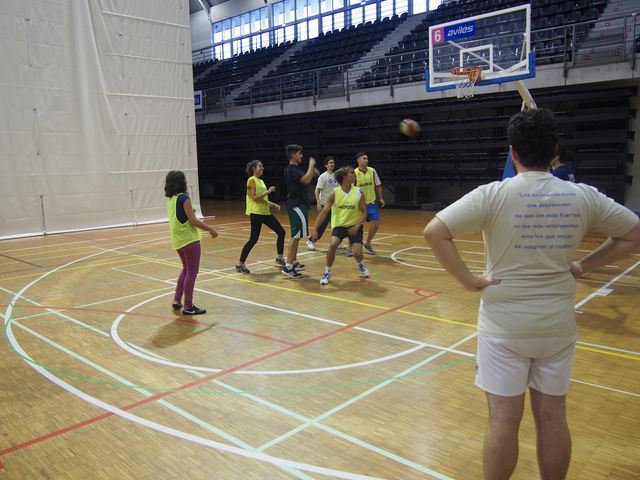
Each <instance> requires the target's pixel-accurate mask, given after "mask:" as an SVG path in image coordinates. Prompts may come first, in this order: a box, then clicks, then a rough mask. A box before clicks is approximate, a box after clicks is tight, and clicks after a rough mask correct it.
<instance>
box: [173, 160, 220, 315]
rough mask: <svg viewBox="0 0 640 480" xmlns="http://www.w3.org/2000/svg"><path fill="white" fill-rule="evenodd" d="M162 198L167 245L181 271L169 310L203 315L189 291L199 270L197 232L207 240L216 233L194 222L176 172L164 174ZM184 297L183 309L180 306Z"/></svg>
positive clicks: (183, 182)
mask: <svg viewBox="0 0 640 480" xmlns="http://www.w3.org/2000/svg"><path fill="white" fill-rule="evenodd" d="M164 195H165V197H167V216H168V217H169V230H170V231H171V246H172V247H173V249H174V250H176V251H177V252H178V255H180V260H181V261H182V271H181V272H180V276H179V277H178V284H177V285H176V293H175V296H174V297H173V305H172V307H173V309H174V310H180V309H181V308H182V313H183V314H185V315H202V314H203V313H207V311H206V310H205V309H203V308H198V307H196V306H195V305H194V304H193V288H194V286H195V284H196V276H197V275H198V271H199V270H200V239H201V238H202V236H201V234H200V230H198V228H200V229H202V230H207V231H208V232H209V234H211V238H216V237H217V236H218V233H217V232H216V231H215V230H214V229H213V228H212V227H210V226H209V225H207V224H206V223H204V222H203V221H201V220H198V218H197V217H196V214H195V213H194V211H195V209H194V208H193V206H192V205H191V200H190V199H189V195H187V179H186V178H185V176H184V173H182V172H181V171H179V170H172V171H170V172H169V173H167V178H166V179H165V183H164ZM183 295H184V306H183V305H182V303H181V300H182V296H183Z"/></svg>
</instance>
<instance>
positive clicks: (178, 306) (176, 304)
mask: <svg viewBox="0 0 640 480" xmlns="http://www.w3.org/2000/svg"><path fill="white" fill-rule="evenodd" d="M171 308H173V309H174V310H180V309H181V308H182V304H181V303H180V302H173V303H172V304H171Z"/></svg>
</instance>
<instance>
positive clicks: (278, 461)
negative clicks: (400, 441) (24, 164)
mask: <svg viewBox="0 0 640 480" xmlns="http://www.w3.org/2000/svg"><path fill="white" fill-rule="evenodd" d="M140 243H144V242H140ZM134 245H135V244H134ZM129 246H130V245H124V246H121V247H118V248H117V249H120V248H126V247H129ZM117 249H114V250H117ZM102 253H103V252H98V253H95V254H92V255H89V256H87V257H84V258H80V259H77V260H74V261H72V262H69V263H66V264H64V265H60V266H58V267H56V268H54V269H52V270H49V271H48V272H45V273H43V274H42V275H40V276H39V277H38V278H36V279H34V280H32V281H31V282H29V283H28V284H27V285H25V286H23V287H22V288H21V289H20V291H18V292H17V293H16V294H15V295H14V296H13V298H12V299H11V300H10V301H9V305H7V309H6V310H5V313H4V315H3V317H4V323H5V336H6V338H7V340H8V341H9V344H10V345H11V346H12V348H13V349H14V350H15V351H16V353H18V355H20V356H21V357H22V359H23V360H25V361H26V362H27V364H28V365H29V366H30V367H31V368H33V369H34V370H36V371H37V372H38V373H39V374H40V375H42V376H44V377H46V378H48V379H49V380H50V381H51V382H53V383H55V384H56V385H58V386H60V387H61V388H63V389H64V390H66V391H67V392H69V393H71V394H73V395H75V396H77V397H78V398H81V399H82V400H84V401H85V402H88V403H91V404H92V405H95V406H97V407H99V408H101V409H103V410H107V411H109V412H111V413H113V414H114V415H117V416H119V417H121V418H124V419H126V420H129V421H132V422H135V423H138V424H139V425H142V426H146V427H147V428H151V429H153V430H155V431H158V432H161V433H165V434H168V435H172V436H174V437H176V438H181V439H184V440H188V441H191V442H193V443H197V444H199V445H203V446H207V447H210V448H213V449H216V450H220V451H224V452H229V453H234V454H236V455H239V456H243V457H248V458H252V459H254V460H259V461H263V462H267V463H272V464H275V465H278V466H286V467H292V468H296V469H300V470H304V471H309V472H316V473H320V474H324V475H330V476H331V475H333V476H334V477H337V478H345V479H353V480H359V479H363V480H369V479H371V478H373V477H369V476H366V475H358V474H353V473H350V472H343V471H339V470H332V469H328V468H324V467H318V466H315V465H310V464H305V463H300V462H294V461H291V460H286V459H282V458H278V457H272V456H270V455H264V454H260V453H254V452H251V451H246V450H242V449H240V448H238V447H234V446H230V445H225V444H222V443H219V442H214V441H212V440H208V439H206V438H203V437H199V436H197V435H192V434H189V433H186V432H181V431H179V430H175V429H173V428H170V427H167V426H165V425H161V424H158V423H156V422H153V421H150V420H147V419H144V418H142V417H139V416H137V415H134V414H132V413H130V412H127V411H124V410H121V409H119V408H117V407H115V406H113V405H110V404H108V403H105V402H103V401H102V400H99V399H97V398H95V397H93V396H91V395H88V394H86V393H85V392H83V391H81V390H79V389H77V388H76V387H74V386H73V385H71V384H69V383H67V382H65V381H64V380H62V379H61V378H59V377H56V376H55V375H53V374H52V373H51V372H49V371H48V370H46V369H45V368H43V367H40V366H39V365H37V364H36V363H35V362H34V360H33V359H32V358H31V357H30V356H29V355H28V354H27V353H26V352H25V351H24V349H23V348H22V346H21V345H20V344H19V343H18V341H17V340H16V338H15V335H14V334H13V328H12V321H11V314H12V312H13V309H14V305H15V303H16V302H17V301H18V300H19V299H20V298H22V294H23V293H24V292H26V291H27V290H29V289H30V288H31V287H32V286H33V285H35V284H36V283H38V282H39V281H41V280H43V279H44V278H46V277H48V276H49V275H52V274H53V273H55V272H57V271H58V270H61V269H64V268H66V267H68V266H69V265H73V264H74V263H77V262H81V261H83V260H86V259H87V258H91V257H94V256H96V255H101V254H102Z"/></svg>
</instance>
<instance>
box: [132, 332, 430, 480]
mask: <svg viewBox="0 0 640 480" xmlns="http://www.w3.org/2000/svg"><path fill="white" fill-rule="evenodd" d="M132 347H134V348H138V349H140V350H142V351H144V352H146V353H148V354H150V355H155V356H157V357H158V358H161V359H162V358H163V357H161V356H160V355H157V354H154V353H153V352H149V351H147V350H145V349H143V348H142V347H140V346H137V345H134V344H132ZM188 372H189V373H191V374H193V375H195V376H197V377H200V378H202V377H204V376H205V375H204V374H202V373H200V372H197V371H190V370H188ZM396 377H397V376H396ZM211 383H213V384H214V385H218V386H220V387H222V388H224V389H226V390H230V391H231V392H233V393H235V394H240V395H242V396H243V397H244V398H248V399H250V400H252V401H254V402H257V403H259V404H261V405H264V406H265V407H267V408H270V409H272V410H275V411H277V412H279V413H282V414H284V415H287V416H288V417H291V418H294V419H295V420H298V421H300V422H303V423H305V424H313V426H314V427H316V428H318V429H320V430H323V431H325V432H327V433H329V434H331V435H335V436H336V437H340V438H342V439H344V440H346V441H348V442H350V443H353V444H355V445H358V446H360V447H363V448H365V449H367V450H370V451H373V452H375V453H377V454H379V455H382V456H384V457H386V458H389V459H391V460H394V461H396V462H398V463H400V464H402V465H405V466H407V467H410V468H413V469H414V470H418V471H420V472H422V473H426V474H430V472H433V471H434V470H431V469H429V468H428V467H425V466H424V465H420V464H417V463H415V462H413V461H411V460H409V459H407V458H404V457H401V456H399V455H397V454H395V453H393V452H389V451H388V450H384V449H382V448H380V447H377V446H375V445H373V444H371V443H369V442H366V441H364V440H361V439H359V438H357V437H354V436H352V435H349V434H347V433H344V432H342V431H340V430H337V429H335V428H333V427H330V426H328V425H325V424H323V423H320V422H317V421H315V420H314V419H312V418H309V417H305V416H304V415H300V414H298V413H295V412H293V411H291V410H289V409H287V408H285V407H282V406H281V405H278V404H276V403H273V402H269V401H268V400H264V399H262V398H261V397H257V396H255V395H252V394H250V393H245V392H243V391H242V390H240V389H239V388H236V387H233V386H231V385H228V384H226V383H224V382H222V381H220V380H213V381H212V382H211ZM436 478H438V477H436Z"/></svg>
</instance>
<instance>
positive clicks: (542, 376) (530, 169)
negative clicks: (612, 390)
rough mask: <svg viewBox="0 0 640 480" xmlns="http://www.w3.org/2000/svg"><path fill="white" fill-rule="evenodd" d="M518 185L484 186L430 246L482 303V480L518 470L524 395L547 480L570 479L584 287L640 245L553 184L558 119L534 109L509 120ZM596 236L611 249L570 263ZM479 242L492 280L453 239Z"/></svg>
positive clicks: (579, 187)
mask: <svg viewBox="0 0 640 480" xmlns="http://www.w3.org/2000/svg"><path fill="white" fill-rule="evenodd" d="M508 135H509V143H510V149H511V150H510V152H511V158H512V159H513V163H514V165H515V168H516V171H517V172H518V174H517V175H516V176H515V177H513V178H509V179H507V180H504V181H502V182H493V183H490V184H487V185H482V186H480V187H478V188H476V189H475V190H473V191H472V192H470V193H468V194H467V195H465V196H464V197H462V198H461V199H459V200H458V201H456V202H455V203H453V204H452V205H450V206H449V207H447V208H446V209H444V210H442V211H440V212H438V213H437V214H436V217H435V218H434V219H433V220H432V221H431V222H429V224H428V225H427V226H426V228H425V230H424V236H425V238H426V239H427V241H428V242H429V244H430V245H431V248H432V250H433V253H434V254H435V255H436V257H437V258H438V259H439V260H440V263H441V264H442V266H443V267H444V268H445V269H446V270H447V272H449V273H450V274H451V275H452V276H453V277H454V278H455V279H456V280H458V282H460V283H461V284H462V285H463V286H464V287H465V288H466V289H468V290H471V291H479V292H482V300H481V303H480V310H479V312H478V354H477V373H476V385H478V386H479V387H480V388H481V389H482V390H484V391H485V393H486V397H487V403H488V407H489V425H488V428H487V431H486V434H485V442H484V454H483V471H484V477H485V479H491V480H502V479H508V478H510V476H511V475H512V473H513V471H514V470H515V467H516V463H517V460H518V429H519V426H520V420H521V419H522V415H523V411H524V398H525V392H526V389H527V387H528V388H529V392H530V395H531V408H532V411H533V416H534V419H535V423H536V432H537V437H538V441H537V446H538V447H537V448H538V465H539V468H540V476H541V478H544V479H564V478H565V477H566V474H567V471H568V469H569V463H570V459H571V436H570V433H569V427H568V425H567V420H566V413H565V400H566V394H567V391H568V388H569V378H570V375H571V368H572V365H573V359H574V356H575V348H576V338H577V334H576V321H575V311H574V304H575V292H576V282H575V278H578V277H580V276H582V275H583V274H584V273H586V272H589V271H592V270H594V269H597V268H600V267H603V266H604V265H607V264H610V263H612V262H615V261H616V260H617V259H620V258H622V257H624V256H626V255H628V254H630V253H632V252H633V251H635V250H636V249H637V248H638V247H639V246H640V222H639V221H638V217H637V216H636V215H635V214H634V213H633V212H632V211H630V210H628V209H626V208H625V207H623V206H621V205H619V204H617V203H616V202H614V201H613V200H612V199H610V198H608V197H606V196H604V195H602V194H601V193H599V192H598V191H597V190H596V189H595V188H593V187H590V186H588V185H584V184H574V183H571V182H565V181H562V180H560V179H558V178H556V177H554V176H553V175H551V174H550V173H549V164H550V161H551V159H552V158H553V156H554V152H555V149H556V145H557V143H558V137H557V133H556V121H555V119H554V116H553V114H552V113H551V112H550V111H549V110H546V109H534V110H525V111H522V112H520V113H518V114H516V115H514V116H513V117H512V118H511V120H510V121H509V126H508ZM587 231H591V232H597V233H601V234H604V235H606V236H608V237H609V238H608V239H607V240H606V241H605V242H604V243H603V244H602V245H601V246H600V247H599V248H597V249H596V250H595V251H593V252H591V253H590V254H588V255H587V256H585V257H584V258H582V259H581V260H578V261H573V259H574V256H575V253H576V249H577V248H578V246H579V245H580V242H581V241H582V238H583V236H584V235H585V234H586V233H587ZM472 232H482V233H483V236H484V239H485V256H486V272H485V275H484V276H476V275H473V274H472V273H471V272H470V271H469V269H468V268H467V266H466V265H465V263H464V262H463V260H462V259H461V257H460V255H459V253H458V250H457V249H456V246H455V244H454V243H453V239H454V238H457V237H459V236H461V235H463V234H466V233H472Z"/></svg>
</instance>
